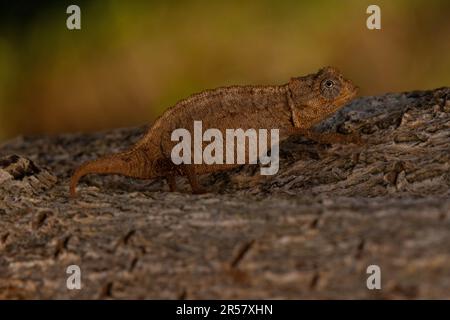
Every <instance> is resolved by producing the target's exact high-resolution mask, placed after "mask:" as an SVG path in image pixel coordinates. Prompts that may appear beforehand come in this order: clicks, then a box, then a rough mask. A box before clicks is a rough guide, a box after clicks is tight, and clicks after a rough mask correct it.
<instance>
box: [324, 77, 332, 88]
mask: <svg viewBox="0 0 450 320" xmlns="http://www.w3.org/2000/svg"><path fill="white" fill-rule="evenodd" d="M333 86H334V81H333V80H330V79H328V80H325V87H327V88H329V89H331V88H333Z"/></svg>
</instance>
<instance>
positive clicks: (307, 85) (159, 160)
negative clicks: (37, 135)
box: [70, 67, 359, 197]
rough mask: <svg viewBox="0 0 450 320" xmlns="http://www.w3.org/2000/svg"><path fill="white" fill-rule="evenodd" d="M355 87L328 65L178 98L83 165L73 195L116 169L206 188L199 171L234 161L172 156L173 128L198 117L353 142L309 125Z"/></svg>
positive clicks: (227, 125) (208, 123) (218, 124)
mask: <svg viewBox="0 0 450 320" xmlns="http://www.w3.org/2000/svg"><path fill="white" fill-rule="evenodd" d="M357 89H358V88H357V87H356V86H354V85H353V84H352V82H351V81H349V80H346V79H344V78H343V77H342V75H341V74H340V73H339V71H338V70H336V69H335V68H332V67H326V68H323V69H321V70H319V71H318V72H317V73H315V74H310V75H307V76H303V77H296V78H292V79H291V80H290V81H289V83H287V84H283V85H275V86H230V87H222V88H217V89H214V90H206V91H203V92H200V93H197V94H194V95H192V96H190V97H188V98H186V99H184V100H181V101H179V102H178V103H176V104H175V105H174V106H173V107H171V108H169V109H168V110H166V111H165V112H164V113H163V114H162V115H161V116H160V117H159V118H158V119H157V120H156V121H155V123H154V124H153V126H151V128H150V129H149V130H148V131H147V133H146V134H145V135H144V136H143V137H142V138H141V140H140V141H138V142H137V143H136V144H135V145H134V146H133V147H131V148H130V149H128V150H127V151H123V152H120V153H117V154H112V155H107V156H103V157H100V158H99V159H96V160H93V161H89V162H86V163H84V164H83V165H81V166H80V167H79V168H78V169H77V170H76V171H75V172H74V174H73V176H72V178H71V181H70V193H71V196H72V197H74V196H75V195H76V186H77V184H78V181H79V180H80V179H81V178H82V177H83V176H85V175H87V174H119V175H124V176H129V177H133V178H139V179H152V178H157V177H164V178H166V179H167V182H168V184H169V187H170V190H171V191H175V190H176V184H175V177H176V176H187V178H188V181H189V183H190V185H191V188H192V191H193V193H202V192H204V191H203V189H202V187H201V186H200V185H199V183H198V181H197V175H198V174H203V173H210V172H216V171H219V170H226V169H229V168H232V167H235V166H238V164H181V165H175V164H174V163H173V162H172V161H171V151H172V148H173V147H174V145H175V144H176V143H177V142H175V141H171V134H172V131H173V130H175V129H177V128H185V129H187V130H190V132H192V131H191V130H192V129H193V123H194V121H196V120H197V121H202V125H203V130H206V129H208V128H217V129H219V130H220V131H221V132H222V133H224V132H225V130H226V129H233V128H241V129H243V130H247V129H252V128H253V129H261V128H264V129H267V130H270V129H279V130H280V131H279V135H280V141H282V140H284V139H286V138H287V137H289V136H291V135H298V134H301V135H304V136H306V137H308V138H311V139H314V140H316V141H319V142H326V143H335V142H336V143H351V142H358V141H359V138H358V137H356V136H353V135H341V134H337V133H329V134H320V133H316V132H313V131H312V130H311V129H312V127H313V126H314V125H316V124H318V123H319V122H321V121H322V120H324V119H325V118H327V117H328V116H330V115H331V114H333V113H335V112H336V111H337V110H338V109H340V108H341V107H343V106H344V105H345V104H346V103H347V102H348V101H350V100H351V99H353V98H354V97H355V95H356V93H357Z"/></svg>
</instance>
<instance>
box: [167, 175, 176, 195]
mask: <svg viewBox="0 0 450 320" xmlns="http://www.w3.org/2000/svg"><path fill="white" fill-rule="evenodd" d="M166 180H167V184H168V185H169V189H170V192H175V191H177V180H176V178H175V176H167V177H166Z"/></svg>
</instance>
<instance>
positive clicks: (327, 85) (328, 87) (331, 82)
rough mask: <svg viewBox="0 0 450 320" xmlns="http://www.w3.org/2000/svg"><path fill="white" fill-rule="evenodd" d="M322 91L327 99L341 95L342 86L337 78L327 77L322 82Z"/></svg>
mask: <svg viewBox="0 0 450 320" xmlns="http://www.w3.org/2000/svg"><path fill="white" fill-rule="evenodd" d="M320 91H321V94H322V96H324V97H325V98H327V99H335V98H336V97H337V96H339V93H340V91H341V88H340V86H339V83H338V81H336V80H335V79H325V80H323V81H322V83H321V84H320Z"/></svg>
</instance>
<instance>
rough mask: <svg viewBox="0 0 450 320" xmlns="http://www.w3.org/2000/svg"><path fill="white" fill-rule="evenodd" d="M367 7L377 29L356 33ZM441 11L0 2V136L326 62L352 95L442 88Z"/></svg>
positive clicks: (356, 4) (146, 113) (399, 6)
mask: <svg viewBox="0 0 450 320" xmlns="http://www.w3.org/2000/svg"><path fill="white" fill-rule="evenodd" d="M70 4H78V5H79V6H80V7H81V21H82V29H81V30H79V31H70V30H68V29H67V28H66V19H67V17H68V15H67V14H66V8H67V6H68V5H70ZM370 4H378V5H379V6H380V7H381V19H382V30H380V31H371V30H368V29H367V28H366V19H367V17H368V15H367V14H366V8H367V6H368V5H370ZM448 12H450V1H446V0H442V1H439V0H429V1H424V0H415V1H414V0H396V1H376V2H374V1H365V0H353V1H352V0H345V1H333V0H327V1H325V0H321V1H308V2H306V1H282V2H280V1H265V0H262V1H261V0H259V1H256V0H255V1H214V2H212V1H183V2H182V1H164V2H163V1H161V2H156V1H112V0H109V1H107V0H105V1H56V0H54V1H2V2H1V11H0V140H5V139H7V138H11V137H14V136H16V135H19V134H35V133H59V132H73V131H95V130H101V129H105V128H112V127H119V126H130V125H140V124H144V123H149V122H151V121H152V120H153V119H154V118H155V117H156V116H158V115H159V114H161V112H163V110H164V109H165V108H167V107H169V106H171V105H173V104H174V103H175V102H176V101H177V100H179V99H181V98H183V97H186V96H188V95H189V94H191V93H194V92H198V91H201V90H204V89H207V88H214V87H218V86H225V85H232V84H281V83H284V82H286V81H288V79H289V78H290V77H292V76H298V75H303V74H307V73H311V72H315V71H316V70H317V69H318V68H320V67H322V66H325V65H333V66H336V67H338V68H339V69H341V71H342V72H343V73H344V74H345V75H346V77H348V78H350V79H352V80H353V81H354V82H355V83H356V84H357V85H359V86H360V87H361V94H362V95H372V94H379V93H384V92H395V91H404V90H413V89H431V88H435V87H441V86H445V85H449V84H450V72H449V71H450V54H449V53H450V37H449V35H450V19H449V18H448Z"/></svg>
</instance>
